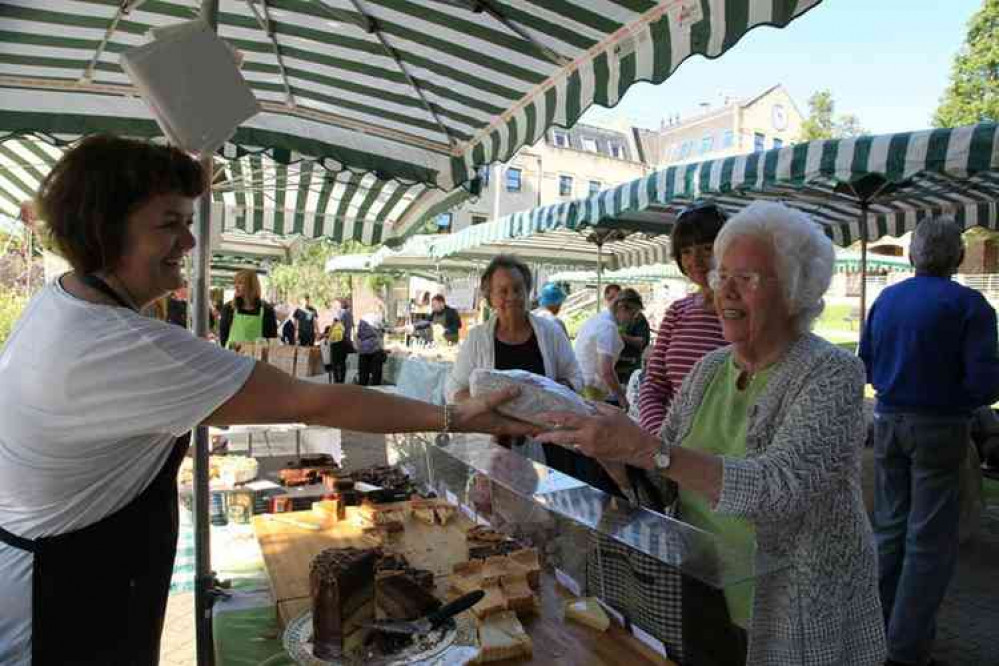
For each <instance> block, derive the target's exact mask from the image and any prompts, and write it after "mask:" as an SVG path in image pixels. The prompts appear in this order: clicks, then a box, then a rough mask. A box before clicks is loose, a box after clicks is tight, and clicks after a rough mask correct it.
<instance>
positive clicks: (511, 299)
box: [446, 254, 583, 476]
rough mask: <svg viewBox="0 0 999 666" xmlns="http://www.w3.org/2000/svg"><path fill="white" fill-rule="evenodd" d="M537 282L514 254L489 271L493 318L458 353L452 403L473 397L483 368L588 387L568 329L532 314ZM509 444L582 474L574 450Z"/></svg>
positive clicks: (486, 292)
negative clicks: (473, 381)
mask: <svg viewBox="0 0 999 666" xmlns="http://www.w3.org/2000/svg"><path fill="white" fill-rule="evenodd" d="M532 280H533V277H532V275H531V269H530V268H528V267H527V265H526V264H525V263H524V262H523V261H521V260H520V259H519V258H517V257H516V256H514V255H510V254H500V255H497V256H495V257H493V259H492V261H490V262H489V265H488V266H486V269H485V271H484V272H483V273H482V279H481V281H480V283H479V292H480V293H481V294H482V295H483V296H484V298H485V299H486V300H487V301H488V302H489V306H490V307H491V308H492V310H493V315H492V316H491V317H490V318H489V320H488V321H486V323H484V324H480V325H478V326H475V327H474V328H472V329H471V330H469V332H468V337H467V338H466V339H465V342H464V344H462V345H461V347H460V348H459V349H458V358H457V359H456V360H455V362H454V367H453V368H452V369H451V374H450V375H449V376H448V379H447V386H446V392H447V396H448V399H450V400H455V401H462V400H468V399H469V398H470V397H471V394H470V392H469V381H470V377H471V375H472V371H473V370H475V369H477V368H484V369H488V370H527V371H528V372H533V373H534V374H536V375H543V376H545V377H548V378H549V379H554V380H555V381H557V382H561V383H563V384H565V385H567V386H569V387H570V388H572V389H573V390H575V391H579V390H581V389H582V388H583V376H582V374H581V373H580V371H579V364H578V363H576V356H575V355H574V354H573V353H572V344H571V343H570V342H569V339H568V338H567V337H566V336H565V335H564V334H563V332H562V329H561V328H559V327H558V325H557V324H555V323H553V322H552V321H550V320H547V319H542V318H541V317H536V316H534V315H533V314H532V313H531V312H530V311H529V310H528V309H527V303H528V294H530V293H531V282H532ZM506 444H508V445H510V446H512V447H513V448H514V450H516V451H518V452H519V453H522V454H524V455H526V456H527V457H530V458H532V459H535V460H538V461H539V462H543V463H545V464H547V465H548V466H549V467H551V468H553V469H556V470H558V471H560V472H564V473H566V474H570V475H573V476H576V474H577V472H576V467H577V464H576V458H577V457H578V454H576V453H575V452H574V451H572V450H570V449H565V448H562V447H558V446H554V445H548V446H545V447H542V446H540V445H539V444H537V443H535V442H533V441H519V442H513V443H510V442H506Z"/></svg>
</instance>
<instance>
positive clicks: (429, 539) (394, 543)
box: [253, 507, 672, 666]
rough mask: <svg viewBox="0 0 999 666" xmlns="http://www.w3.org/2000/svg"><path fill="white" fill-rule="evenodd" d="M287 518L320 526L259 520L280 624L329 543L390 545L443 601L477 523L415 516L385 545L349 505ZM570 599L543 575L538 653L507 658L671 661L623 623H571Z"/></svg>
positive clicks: (299, 609)
mask: <svg viewBox="0 0 999 666" xmlns="http://www.w3.org/2000/svg"><path fill="white" fill-rule="evenodd" d="M289 520H290V521H295V522H300V523H303V524H305V523H317V521H318V518H317V517H316V516H314V515H313V514H312V513H311V512H309V511H299V512H295V513H285V514H277V515H276V517H273V518H272V517H268V516H255V517H254V518H253V526H254V528H255V529H256V533H257V539H258V540H259V542H260V549H261V551H263V555H264V563H265V565H266V567H267V574H268V577H269V578H270V582H271V590H272V592H273V594H274V599H275V601H276V604H277V614H278V621H279V623H280V624H281V626H285V625H286V624H287V622H289V621H290V620H293V619H294V618H296V617H298V616H299V615H301V614H302V613H303V612H305V611H307V610H309V608H310V601H309V566H310V564H311V563H312V559H313V558H314V557H315V556H316V555H317V554H318V553H319V552H321V551H322V550H324V549H326V548H333V547H340V548H344V547H351V546H352V547H360V548H371V547H374V546H378V545H381V546H382V547H383V548H385V549H386V550H389V551H392V552H397V553H402V554H404V555H405V556H406V557H407V559H408V560H409V561H410V563H411V564H412V565H413V566H415V567H419V568H422V569H428V570H430V571H433V572H434V575H435V576H436V579H437V585H438V593H439V596H440V597H441V598H444V597H445V594H444V592H445V590H446V588H447V585H448V582H447V579H448V576H449V575H450V572H451V569H452V567H453V566H454V564H456V563H458V562H461V561H464V560H466V559H467V552H466V545H465V536H464V533H465V531H466V530H467V529H468V528H469V527H470V526H471V524H472V523H471V522H470V521H468V520H467V519H466V518H465V517H464V516H462V515H460V514H459V515H457V516H455V519H454V520H452V521H451V522H450V523H449V524H448V525H447V526H446V527H439V526H430V525H426V524H425V523H423V522H421V521H419V520H415V519H413V518H412V517H411V518H409V519H408V520H407V521H406V530H405V532H403V533H402V534H401V535H400V536H397V537H392V538H391V540H389V541H388V542H386V543H381V542H380V540H379V539H377V538H374V537H372V536H369V535H366V534H365V533H364V532H363V529H362V527H361V526H360V521H359V517H358V516H357V513H356V509H355V508H353V507H350V508H349V509H348V514H347V520H346V521H345V522H341V523H339V524H337V525H336V526H334V527H332V528H329V529H322V530H310V529H307V528H305V527H302V526H298V525H295V524H292V523H290V522H287V521H289ZM570 596H571V595H570V594H569V593H568V592H566V591H565V590H564V589H563V588H562V587H561V586H559V585H557V584H556V583H555V580H554V576H553V575H551V574H550V573H543V575H542V577H541V594H540V597H541V612H540V613H538V614H535V615H533V616H525V617H523V618H522V621H523V623H524V626H525V628H526V629H527V631H528V633H529V634H530V635H531V638H532V640H533V643H534V656H533V658H532V659H530V660H524V659H520V660H516V661H515V662H509V663H517V664H537V665H538V666H542V665H545V666H548V665H556V666H616V665H626V666H649V665H653V664H659V665H666V664H671V663H672V662H670V661H669V660H668V659H665V658H664V657H662V656H660V655H658V654H656V653H655V652H654V651H653V650H652V649H650V648H649V647H647V646H646V645H644V644H643V643H642V642H641V641H639V640H638V639H636V638H635V637H633V636H632V635H631V634H630V633H628V632H627V631H625V630H624V629H623V628H621V627H619V626H617V625H614V624H612V626H611V628H610V629H609V630H607V631H606V632H604V633H598V632H597V631H594V630H593V629H590V628H588V627H584V626H582V625H579V624H576V623H575V622H565V621H564V620H563V619H562V604H563V601H564V600H565V599H567V598H569V597H570ZM496 663H508V662H496Z"/></svg>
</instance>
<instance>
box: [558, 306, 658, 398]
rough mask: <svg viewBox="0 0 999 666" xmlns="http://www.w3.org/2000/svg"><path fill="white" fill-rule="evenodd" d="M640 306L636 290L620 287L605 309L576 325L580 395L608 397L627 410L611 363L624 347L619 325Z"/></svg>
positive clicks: (622, 389)
mask: <svg viewBox="0 0 999 666" xmlns="http://www.w3.org/2000/svg"><path fill="white" fill-rule="evenodd" d="M643 307H644V306H643V304H642V297H641V296H640V295H639V294H638V292H637V291H635V290H634V289H623V290H622V291H621V292H620V293H618V295H617V297H616V298H615V299H614V300H613V301H612V302H611V303H610V305H609V306H608V308H607V309H606V310H604V311H602V312H600V313H598V314H595V315H593V316H592V317H590V318H589V319H587V320H586V322H584V323H583V326H582V328H580V329H579V333H578V334H577V335H576V346H575V350H576V359H577V360H578V361H579V367H580V369H581V370H582V371H583V380H584V382H585V384H586V386H585V388H584V390H583V396H584V397H586V398H589V399H591V400H600V401H604V400H612V401H614V402H615V403H616V404H617V405H618V406H619V407H621V409H623V410H624V411H626V412H627V411H628V398H627V396H626V395H625V390H624V387H622V386H621V383H620V381H618V377H617V373H616V372H615V371H614V364H615V363H617V359H618V357H619V356H620V355H621V351H622V350H623V349H624V341H623V340H622V339H621V333H620V327H621V326H625V325H627V324H628V322H630V321H631V320H632V319H633V318H634V317H635V315H636V314H637V313H639V312H641V310H642V308H643Z"/></svg>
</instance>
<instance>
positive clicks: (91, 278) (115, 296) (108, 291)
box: [80, 273, 138, 312]
mask: <svg viewBox="0 0 999 666" xmlns="http://www.w3.org/2000/svg"><path fill="white" fill-rule="evenodd" d="M80 282H82V283H83V284H85V285H87V286H88V287H91V288H92V289H96V290H97V291H99V292H101V293H102V294H104V295H105V296H107V297H108V298H110V299H111V300H113V301H114V302H115V303H117V304H118V305H120V306H121V307H123V308H128V309H129V310H131V311H133V312H138V310H137V309H136V308H135V306H133V305H132V304H131V303H129V302H128V301H126V300H125V299H124V298H122V297H121V295H120V294H119V293H118V292H116V291H115V290H114V289H112V288H111V285H109V284H108V283H107V282H105V281H104V280H102V279H101V278H99V277H97V276H96V275H94V274H92V273H88V274H87V275H82V276H80Z"/></svg>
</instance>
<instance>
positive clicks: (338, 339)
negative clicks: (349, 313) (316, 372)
mask: <svg viewBox="0 0 999 666" xmlns="http://www.w3.org/2000/svg"><path fill="white" fill-rule="evenodd" d="M323 340H326V341H327V342H329V345H330V366H329V367H328V368H326V371H327V372H331V373H333V381H334V382H336V383H337V384H343V383H344V382H346V381H347V355H348V354H349V353H350V352H349V350H348V347H347V328H346V327H345V326H344V325H343V322H342V321H340V317H339V316H335V317H333V321H332V323H330V325H329V326H327V327H326V330H325V331H323Z"/></svg>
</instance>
